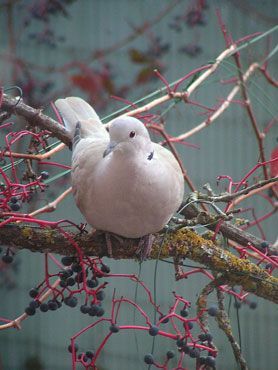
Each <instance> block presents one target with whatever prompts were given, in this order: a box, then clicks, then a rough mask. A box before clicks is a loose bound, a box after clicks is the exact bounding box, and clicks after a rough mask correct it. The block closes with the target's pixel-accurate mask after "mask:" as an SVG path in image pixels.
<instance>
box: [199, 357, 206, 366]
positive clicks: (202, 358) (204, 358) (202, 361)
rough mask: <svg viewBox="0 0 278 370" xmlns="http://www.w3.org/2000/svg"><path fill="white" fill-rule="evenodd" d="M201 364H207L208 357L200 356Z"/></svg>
mask: <svg viewBox="0 0 278 370" xmlns="http://www.w3.org/2000/svg"><path fill="white" fill-rule="evenodd" d="M199 364H200V365H205V364H206V357H199Z"/></svg>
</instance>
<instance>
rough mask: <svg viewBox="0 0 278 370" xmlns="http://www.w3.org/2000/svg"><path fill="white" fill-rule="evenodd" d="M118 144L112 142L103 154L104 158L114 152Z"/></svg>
mask: <svg viewBox="0 0 278 370" xmlns="http://www.w3.org/2000/svg"><path fill="white" fill-rule="evenodd" d="M117 144H118V143H115V142H114V141H110V143H109V144H108V146H107V148H106V149H105V151H104V152H103V158H104V157H106V156H107V155H108V154H109V153H111V152H113V150H114V149H115V147H116V146H117Z"/></svg>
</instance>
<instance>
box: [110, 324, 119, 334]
mask: <svg viewBox="0 0 278 370" xmlns="http://www.w3.org/2000/svg"><path fill="white" fill-rule="evenodd" d="M109 330H110V331H111V332H112V333H118V332H119V330H120V328H119V327H118V325H116V324H112V325H110V328H109Z"/></svg>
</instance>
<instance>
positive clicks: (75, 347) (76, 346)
mask: <svg viewBox="0 0 278 370" xmlns="http://www.w3.org/2000/svg"><path fill="white" fill-rule="evenodd" d="M73 350H74V352H77V351H78V345H77V344H76V343H75V344H74V346H73ZM68 351H69V352H70V353H72V345H71V344H70V345H69V346H68Z"/></svg>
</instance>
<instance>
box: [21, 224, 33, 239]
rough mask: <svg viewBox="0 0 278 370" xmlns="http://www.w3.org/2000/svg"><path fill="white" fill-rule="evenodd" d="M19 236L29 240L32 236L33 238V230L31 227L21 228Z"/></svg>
mask: <svg viewBox="0 0 278 370" xmlns="http://www.w3.org/2000/svg"><path fill="white" fill-rule="evenodd" d="M21 234H22V236H24V238H26V239H31V238H32V236H33V230H32V228H31V227H27V226H25V227H23V229H22V231H21Z"/></svg>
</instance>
